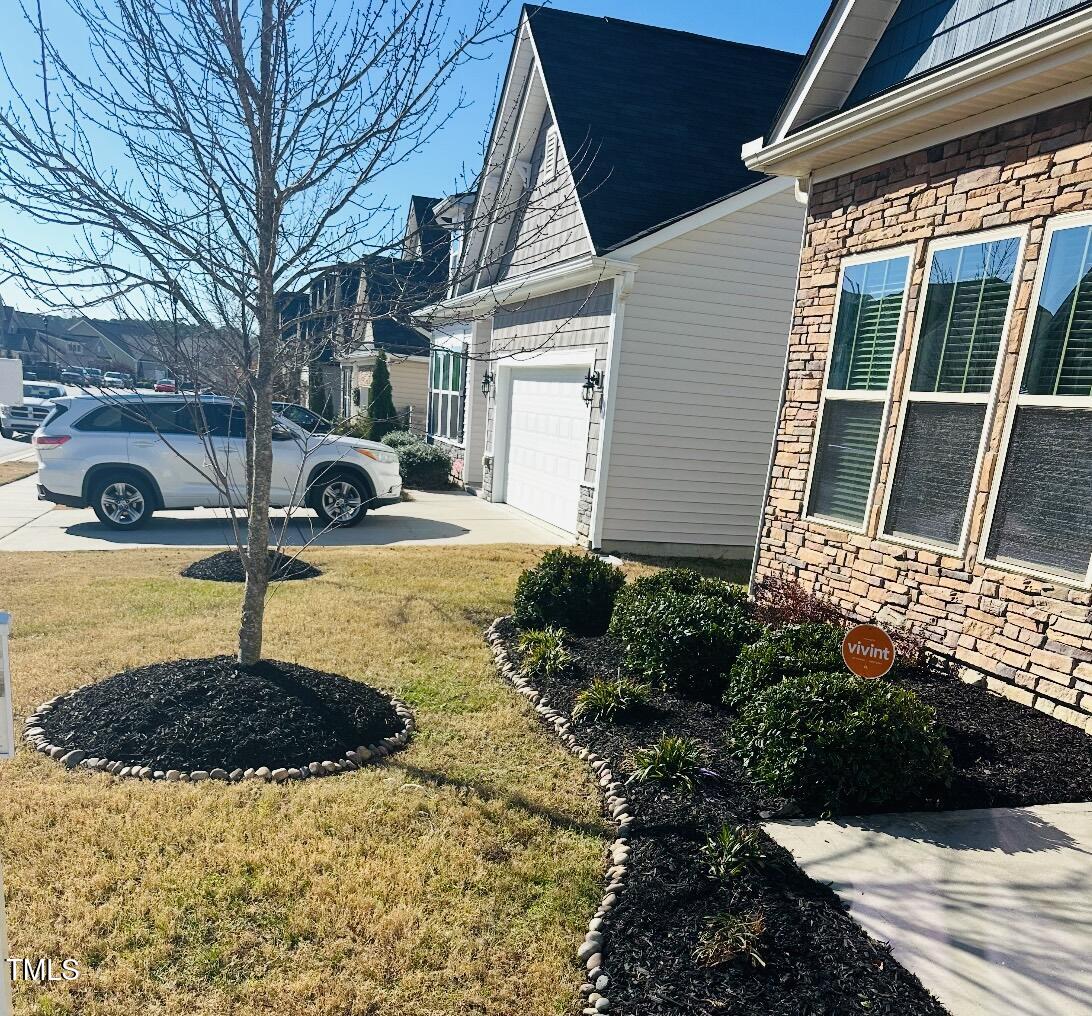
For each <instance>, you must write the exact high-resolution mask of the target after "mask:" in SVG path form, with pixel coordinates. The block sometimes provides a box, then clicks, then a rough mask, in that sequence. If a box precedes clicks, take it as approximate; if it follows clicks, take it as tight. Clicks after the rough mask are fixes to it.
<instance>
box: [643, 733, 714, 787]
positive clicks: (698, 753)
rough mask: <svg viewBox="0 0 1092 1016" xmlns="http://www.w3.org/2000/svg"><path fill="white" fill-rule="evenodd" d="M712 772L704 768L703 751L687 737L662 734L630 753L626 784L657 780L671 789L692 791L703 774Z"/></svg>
mask: <svg viewBox="0 0 1092 1016" xmlns="http://www.w3.org/2000/svg"><path fill="white" fill-rule="evenodd" d="M712 775H713V773H712V772H711V771H710V770H708V769H706V768H705V752H704V750H703V749H702V746H701V745H700V744H699V743H698V742H697V741H695V740H694V739H693V738H691V737H673V736H671V735H669V734H664V736H663V737H661V738H660V740H659V741H657V742H656V743H655V744H654V745H652V746H651V747H648V748H638V749H637V751H635V752H634V753H633V775H632V776H630V778H629V782H630V783H661V784H663V785H664V786H666V787H671V788H672V789H675V790H682V791H685V792H686V793H688V794H690V793H693V792H694V790H695V788H696V787H697V786H698V783H699V782H700V781H701V779H702V777H703V776H712Z"/></svg>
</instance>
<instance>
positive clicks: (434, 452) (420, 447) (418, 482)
mask: <svg viewBox="0 0 1092 1016" xmlns="http://www.w3.org/2000/svg"><path fill="white" fill-rule="evenodd" d="M398 465H399V469H401V471H402V482H403V483H404V484H405V485H406V486H407V487H418V488H421V489H423V490H436V489H439V488H442V487H446V486H447V485H448V483H449V482H450V476H451V456H450V455H448V453H447V452H445V451H444V450H443V449H442V448H438V447H437V446H436V445H428V444H420V443H418V444H412V445H407V446H405V447H404V448H399V449H398Z"/></svg>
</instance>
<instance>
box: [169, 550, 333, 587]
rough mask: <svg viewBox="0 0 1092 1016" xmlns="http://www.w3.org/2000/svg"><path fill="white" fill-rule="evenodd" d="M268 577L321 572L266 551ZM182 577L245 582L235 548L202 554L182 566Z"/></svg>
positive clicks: (303, 576)
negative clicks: (206, 554)
mask: <svg viewBox="0 0 1092 1016" xmlns="http://www.w3.org/2000/svg"><path fill="white" fill-rule="evenodd" d="M269 569H270V571H269V577H270V580H271V581H273V582H290V581H292V580H293V579H313V578H317V577H318V576H319V575H321V574H322V572H321V571H319V569H318V568H316V567H315V566H314V565H313V564H308V563H307V562H306V561H301V560H299V558H294V557H290V556H289V555H288V554H282V553H281V552H280V551H279V550H271V551H270V552H269ZM182 576H183V578H187V579H205V580H206V581H208V582H245V581H246V570H245V569H244V568H243V562H242V560H241V559H240V557H239V552H238V551H235V550H223V551H221V552H220V553H219V554H213V555H212V556H211V557H203V558H201V560H200V561H194V562H193V564H191V565H188V566H187V567H185V568H183V569H182Z"/></svg>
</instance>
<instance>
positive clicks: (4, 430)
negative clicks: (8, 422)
mask: <svg viewBox="0 0 1092 1016" xmlns="http://www.w3.org/2000/svg"><path fill="white" fill-rule="evenodd" d="M14 435H15V431H13V430H12V429H11V428H10V427H0V437H2V438H3V439H4V440H5V441H10V440H11V439H12V437H13V436H14Z"/></svg>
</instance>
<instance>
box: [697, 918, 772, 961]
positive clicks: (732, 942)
mask: <svg viewBox="0 0 1092 1016" xmlns="http://www.w3.org/2000/svg"><path fill="white" fill-rule="evenodd" d="M765 930H766V919H765V917H764V916H763V914H762V911H761V910H750V911H748V912H747V913H745V914H717V915H716V916H715V917H710V918H709V920H708V921H706V923H705V930H704V931H703V932H702V933H701V937H700V938H699V939H698V945H697V947H696V948H695V949H694V958H695V959H696V960H697V961H698V962H699V963H701V964H704V965H705V966H707V967H715V966H719V965H720V964H722V963H730V962H731V961H732V960H735V959H746V960H747V961H748V962H749V963H750V964H751V966H755V967H764V966H765V965H766V961H765V960H764V959H763V958H762V954H761V953H760V952H759V951H758V946H759V942H760V940H761V938H762V935H763V933H764V932H765Z"/></svg>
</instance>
